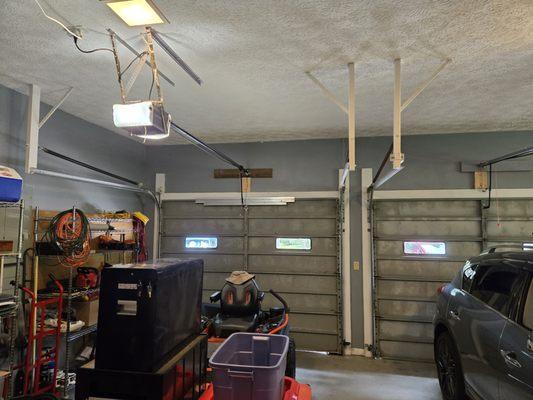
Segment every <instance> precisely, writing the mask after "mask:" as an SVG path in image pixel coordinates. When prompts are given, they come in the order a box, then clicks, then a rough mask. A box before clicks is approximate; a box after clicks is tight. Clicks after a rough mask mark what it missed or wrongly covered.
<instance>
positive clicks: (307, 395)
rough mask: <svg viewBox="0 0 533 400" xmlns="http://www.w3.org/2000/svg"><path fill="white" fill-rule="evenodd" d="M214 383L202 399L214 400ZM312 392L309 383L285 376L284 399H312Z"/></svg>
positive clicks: (208, 387)
mask: <svg viewBox="0 0 533 400" xmlns="http://www.w3.org/2000/svg"><path fill="white" fill-rule="evenodd" d="M214 397H215V396H214V393H213V385H212V384H210V383H209V384H208V385H207V389H206V390H205V392H204V393H203V394H202V396H201V397H200V400H214ZM311 397H312V392H311V387H310V386H309V385H306V384H303V383H298V382H297V381H295V380H294V379H292V378H289V377H287V376H286V377H285V394H284V395H283V400H311Z"/></svg>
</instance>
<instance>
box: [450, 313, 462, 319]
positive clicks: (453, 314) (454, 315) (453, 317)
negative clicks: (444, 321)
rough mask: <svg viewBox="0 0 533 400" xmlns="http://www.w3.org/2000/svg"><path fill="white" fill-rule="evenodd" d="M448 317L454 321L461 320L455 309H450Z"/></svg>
mask: <svg viewBox="0 0 533 400" xmlns="http://www.w3.org/2000/svg"><path fill="white" fill-rule="evenodd" d="M450 317H451V318H452V319H454V320H456V321H460V320H461V317H460V316H459V311H455V310H452V311H450Z"/></svg>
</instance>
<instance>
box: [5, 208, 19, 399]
mask: <svg viewBox="0 0 533 400" xmlns="http://www.w3.org/2000/svg"><path fill="white" fill-rule="evenodd" d="M0 209H3V210H4V212H5V213H6V214H7V212H10V211H11V210H13V211H14V212H15V213H17V214H18V215H17V232H16V233H17V237H16V240H15V241H14V242H16V247H14V248H13V251H10V252H0V292H3V281H4V269H5V259H6V258H15V274H14V277H13V298H12V301H9V303H12V304H6V305H4V306H2V307H0V319H1V320H3V321H6V322H7V324H9V358H8V365H7V370H3V371H0V377H2V378H3V379H4V397H5V398H8V399H9V398H11V397H12V387H13V385H12V383H13V368H14V364H15V339H16V337H15V334H16V329H14V327H15V324H16V323H17V318H16V317H17V310H18V307H19V295H18V294H19V283H20V282H19V270H20V265H21V261H22V230H23V226H24V200H20V201H18V202H14V203H11V202H0ZM4 218H6V216H4ZM4 226H5V224H4ZM4 229H5V228H4ZM5 233H6V232H4V235H5ZM14 244H15V243H14Z"/></svg>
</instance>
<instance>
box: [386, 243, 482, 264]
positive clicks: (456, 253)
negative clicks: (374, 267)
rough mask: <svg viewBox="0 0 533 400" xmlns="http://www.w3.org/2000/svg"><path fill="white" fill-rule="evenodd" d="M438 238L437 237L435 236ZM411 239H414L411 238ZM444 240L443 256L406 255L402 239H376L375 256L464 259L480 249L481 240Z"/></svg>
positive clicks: (414, 258) (413, 258) (477, 252)
mask: <svg viewBox="0 0 533 400" xmlns="http://www.w3.org/2000/svg"><path fill="white" fill-rule="evenodd" d="M435 239H436V240H438V238H435ZM412 240H416V238H413V239H412ZM445 242H446V255H445V256H438V257H437V256H435V257H428V256H406V255H405V254H404V252H403V240H390V241H388V240H387V241H384V240H377V241H376V253H377V255H376V257H377V258H378V259H387V258H398V257H401V258H405V259H406V260H409V259H412V260H416V259H422V260H423V259H428V258H440V259H442V260H446V259H448V258H453V259H454V261H455V259H459V260H463V259H464V260H466V259H468V258H470V257H472V255H475V254H479V253H480V251H481V242H477V241H461V242H447V241H445Z"/></svg>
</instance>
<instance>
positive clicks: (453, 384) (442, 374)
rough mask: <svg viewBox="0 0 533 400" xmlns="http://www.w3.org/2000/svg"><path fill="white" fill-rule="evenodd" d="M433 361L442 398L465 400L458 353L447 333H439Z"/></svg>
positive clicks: (446, 399)
mask: <svg viewBox="0 0 533 400" xmlns="http://www.w3.org/2000/svg"><path fill="white" fill-rule="evenodd" d="M435 361H436V363H437V374H438V377H439V385H440V390H441V392H442V396H443V398H444V399H445V400H465V399H466V398H467V397H466V393H465V382H464V378H463V370H462V368H461V360H460V358H459V352H458V351H457V348H456V346H455V343H454V341H453V339H452V337H451V336H450V334H449V333H448V332H443V333H441V334H440V335H439V337H438V338H437V340H436V343H435Z"/></svg>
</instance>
